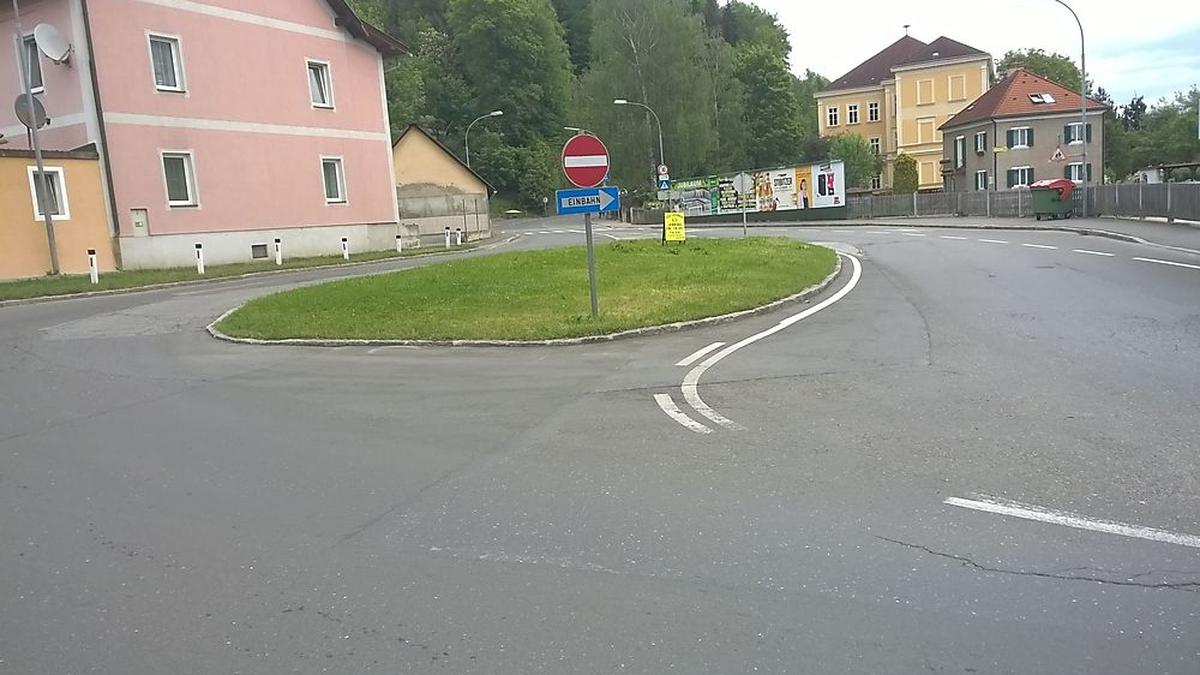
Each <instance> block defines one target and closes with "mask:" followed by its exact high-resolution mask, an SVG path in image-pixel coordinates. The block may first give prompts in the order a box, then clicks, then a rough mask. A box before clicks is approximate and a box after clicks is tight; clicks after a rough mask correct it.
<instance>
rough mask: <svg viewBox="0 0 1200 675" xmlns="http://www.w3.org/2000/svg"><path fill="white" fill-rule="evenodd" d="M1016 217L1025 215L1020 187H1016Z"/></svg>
mask: <svg viewBox="0 0 1200 675" xmlns="http://www.w3.org/2000/svg"><path fill="white" fill-rule="evenodd" d="M1017 217H1018V218H1024V217H1025V209H1024V205H1023V204H1022V203H1021V188H1017Z"/></svg>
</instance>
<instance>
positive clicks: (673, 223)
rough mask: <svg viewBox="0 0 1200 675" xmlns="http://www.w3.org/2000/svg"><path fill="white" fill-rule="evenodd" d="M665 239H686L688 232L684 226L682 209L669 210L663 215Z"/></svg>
mask: <svg viewBox="0 0 1200 675" xmlns="http://www.w3.org/2000/svg"><path fill="white" fill-rule="evenodd" d="M663 225H664V226H665V227H664V228H663V241H684V240H686V239H687V233H686V231H685V230H684V227H683V212H682V211H667V213H666V214H664V215H663Z"/></svg>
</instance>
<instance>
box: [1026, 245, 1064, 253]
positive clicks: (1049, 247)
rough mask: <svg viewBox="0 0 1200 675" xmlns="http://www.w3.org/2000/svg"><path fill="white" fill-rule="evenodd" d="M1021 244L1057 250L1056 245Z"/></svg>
mask: <svg viewBox="0 0 1200 675" xmlns="http://www.w3.org/2000/svg"><path fill="white" fill-rule="evenodd" d="M1021 245H1022V246H1026V247H1028V248H1044V249H1046V250H1049V251H1057V250H1058V247H1057V246H1048V245H1046V244H1021Z"/></svg>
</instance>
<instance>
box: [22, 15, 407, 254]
mask: <svg viewBox="0 0 1200 675" xmlns="http://www.w3.org/2000/svg"><path fill="white" fill-rule="evenodd" d="M13 19H14V17H13V14H12V10H11V8H8V9H7V11H6V10H4V9H0V35H6V36H9V38H8V39H9V40H10V42H11V43H12V46H13V48H12V49H4V50H0V93H4V92H8V93H10V96H9V99H8V100H11V98H12V97H13V96H15V95H16V94H17V93H18V92H19V91H20V90H21V82H20V78H19V75H18V65H17V60H16V59H17V56H18V55H19V54H20V53H21V52H20V50H21V45H19V44H18V43H17V40H16V37H15V33H14V24H13ZM21 23H22V27H23V29H24V31H25V32H26V33H31V32H32V31H33V29H34V27H35V26H36V25H37V24H40V23H47V24H51V25H53V26H55V27H56V28H57V29H58V31H59V32H60V33H61V34H62V35H63V36H64V37H65V38H66V40H67V41H68V42H69V43H70V44H71V45H72V47H73V53H72V55H71V57H70V58H69V60H67V61H66V62H65V63H62V64H56V63H54V62H52V61H50V60H49V59H48V58H46V56H45V55H43V54H39V57H40V64H39V65H40V68H35V73H36V72H37V71H39V70H40V73H41V78H40V79H41V84H42V85H43V91H42V92H41V93H38V94H37V96H38V98H39V99H41V100H42V102H43V104H44V105H45V107H46V110H47V114H48V115H49V116H50V118H51V123H50V125H49V126H48V127H46V128H44V129H43V130H42V133H41V135H40V138H41V140H42V145H43V147H45V148H48V149H56V150H70V149H75V148H79V147H81V146H85V145H89V144H94V145H95V146H96V148H97V150H98V151H99V153H100V155H101V158H102V162H103V168H104V171H103V174H104V181H105V190H106V195H107V197H108V201H109V204H108V209H109V214H108V216H109V220H110V222H109V227H110V231H111V232H112V234H113V236H114V237H115V241H116V242H117V245H118V248H119V251H120V256H121V259H122V266H123V267H125V268H129V269H136V268H147V267H171V266H180V265H188V264H191V263H192V262H193V261H194V256H195V245H196V244H201V245H202V246H203V248H204V252H205V259H206V261H207V262H209V263H212V264H218V263H223V262H238V261H246V260H251V259H252V258H253V257H254V256H259V257H261V256H263V255H267V254H266V252H265V251H266V250H267V249H271V248H272V246H271V245H273V242H274V240H275V239H276V238H278V239H280V240H281V241H282V244H283V247H284V251H285V255H286V256H288V257H293V256H295V257H298V256H308V255H323V254H334V253H338V252H340V250H341V240H342V238H343V237H344V238H346V239H347V240H348V241H349V245H350V247H351V249H352V250H370V249H380V248H386V247H389V246H391V245H394V241H395V236H396V234H398V233H399V232H400V230H399V227H398V224H397V205H396V192H395V187H394V186H395V184H396V181H395V168H394V166H393V165H392V152H391V139H390V132H389V121H388V115H387V98H386V94H385V91H384V86H383V81H384V78H383V59H384V58H385V57H387V56H392V55H397V54H400V53H402V50H403V47H402V46H401V45H400V44H399V43H397V42H396V41H395V40H393V39H391V38H389V37H387V36H386V35H383V34H382V33H380V32H379V31H378V30H376V29H374V28H373V27H371V26H369V25H367V24H364V23H363V22H361V21H360V20H359V19H358V18H357V17H356V16H355V15H354V13H353V12H352V11H351V10H350V9H349V7H348V6H347V5H346V4H345V3H344V0H287V1H283V0H204V1H203V2H200V1H195V0H21ZM31 51H32V49H31ZM0 133H4V134H5V135H6V136H7V138H8V140H9V147H26V143H27V141H26V134H25V129H24V127H22V126H20V123H19V122H18V121H17V120H16V118H15V116H14V115H13V112H12V106H11V104H9V103H7V101H6V102H4V105H3V106H2V107H0ZM264 244H266V245H268V246H265V247H264Z"/></svg>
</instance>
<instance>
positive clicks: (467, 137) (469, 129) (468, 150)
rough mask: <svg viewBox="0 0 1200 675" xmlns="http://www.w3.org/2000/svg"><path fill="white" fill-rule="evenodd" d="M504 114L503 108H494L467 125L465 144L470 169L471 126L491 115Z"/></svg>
mask: <svg viewBox="0 0 1200 675" xmlns="http://www.w3.org/2000/svg"><path fill="white" fill-rule="evenodd" d="M503 114H504V111H503V110H493V111H492V112H490V113H488V114H486V115H480V116H479V117H476V118H475V119H474V120H472V121H471V123H470V124H468V125H467V133H466V138H465V139H464V144H465V145H466V146H467V168H468V169H469V168H471V127H473V126H475V123H476V122H478V121H480V120H485V119H487V118H489V117H499V116H501V115H503Z"/></svg>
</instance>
